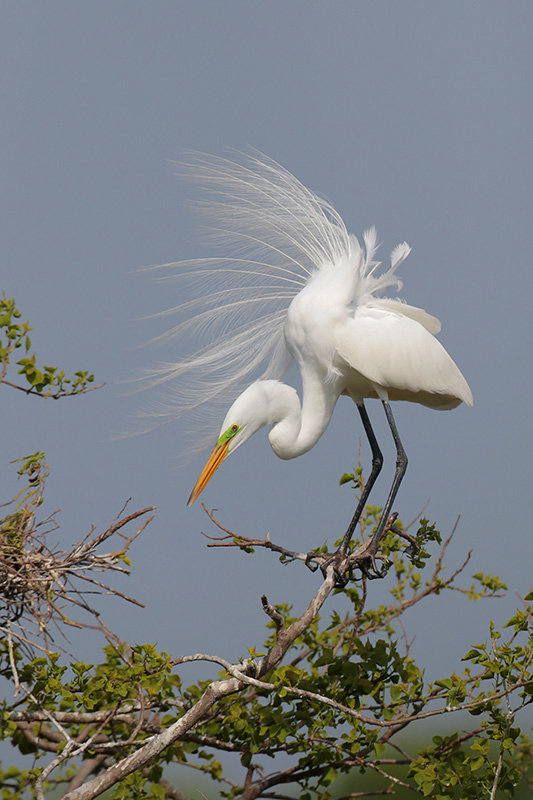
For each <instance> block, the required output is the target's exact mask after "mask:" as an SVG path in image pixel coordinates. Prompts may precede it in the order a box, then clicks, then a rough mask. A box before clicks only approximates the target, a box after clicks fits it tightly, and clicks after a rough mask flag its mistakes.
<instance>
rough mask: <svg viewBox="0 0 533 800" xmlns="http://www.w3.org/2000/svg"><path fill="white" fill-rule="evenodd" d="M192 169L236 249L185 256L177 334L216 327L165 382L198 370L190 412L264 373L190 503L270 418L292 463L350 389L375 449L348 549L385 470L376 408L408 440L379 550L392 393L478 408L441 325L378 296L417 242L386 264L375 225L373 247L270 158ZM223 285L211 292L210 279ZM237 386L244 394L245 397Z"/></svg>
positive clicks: (224, 431)
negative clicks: (189, 282)
mask: <svg viewBox="0 0 533 800" xmlns="http://www.w3.org/2000/svg"><path fill="white" fill-rule="evenodd" d="M193 161H194V164H192V165H190V166H191V167H192V169H193V172H192V174H193V177H194V178H196V179H198V180H199V181H200V183H201V184H202V185H203V187H204V189H206V190H207V199H206V200H204V201H203V203H202V204H201V205H202V207H203V210H204V211H206V212H207V213H208V214H209V215H210V216H211V218H212V219H214V227H213V228H212V230H214V232H215V237H216V238H217V240H222V244H225V245H228V244H229V245H230V246H231V247H232V249H231V250H229V251H228V252H227V254H225V255H224V257H223V258H220V259H201V260H198V261H189V262H184V263H182V264H180V265H178V266H179V267H180V269H181V271H182V274H187V275H188V276H189V277H191V276H192V277H193V278H197V279H198V281H199V287H200V289H199V293H198V298H197V299H196V300H193V301H189V302H188V303H185V304H182V305H181V306H178V307H177V309H174V310H176V311H178V312H180V313H181V314H188V315H189V317H188V319H186V320H185V321H182V322H181V323H180V324H179V325H178V326H177V327H176V328H175V329H174V330H173V331H172V332H171V335H180V336H181V335H182V334H183V333H185V332H186V333H188V332H189V331H190V329H191V328H196V329H197V330H200V331H201V332H202V334H203V335H204V336H205V333H206V331H207V332H208V333H209V334H210V336H211V342H210V343H209V344H207V345H206V346H204V347H203V349H201V350H200V351H199V352H198V353H196V355H194V356H192V357H189V358H184V359H182V360H180V361H179V362H177V363H175V364H169V365H165V366H163V367H162V368H161V369H160V371H159V372H158V373H157V375H155V382H164V381H167V380H169V379H171V378H176V377H178V378H180V379H182V380H181V384H180V385H181V389H182V390H183V387H187V382H186V381H184V380H183V377H184V376H186V375H187V373H190V375H191V376H192V378H193V386H192V389H191V388H190V384H189V386H188V391H189V396H186V397H183V398H182V399H181V400H180V399H178V401H177V403H176V401H173V403H171V405H170V408H169V409H167V412H168V413H170V414H174V413H176V414H177V413H181V412H183V411H185V410H188V409H190V408H193V407H198V406H199V405H201V404H202V403H204V402H206V401H211V400H217V399H220V398H221V397H225V396H227V395H228V394H229V393H231V392H235V394H236V393H237V387H239V386H240V387H242V386H243V384H246V383H247V382H249V381H250V380H251V379H253V378H257V377H258V376H257V372H258V369H260V368H261V367H262V368H263V372H262V374H261V375H260V376H259V379H258V380H255V381H254V382H253V383H251V385H248V386H247V388H246V389H245V390H244V391H243V392H242V393H241V394H240V395H239V396H238V397H237V399H236V400H235V402H234V403H233V405H232V406H231V407H230V409H229V411H228V412H227V414H226V416H225V419H224V421H223V423H222V427H221V429H220V433H219V436H218V438H217V442H216V445H215V447H214V449H213V452H212V453H211V456H210V458H209V460H208V461H207V464H206V466H205V467H204V469H203V471H202V473H201V475H200V477H199V479H198V481H197V483H196V485H195V487H194V489H193V490H192V492H191V495H190V497H189V501H188V503H193V502H194V501H195V500H196V498H197V497H198V495H199V494H200V492H201V491H202V490H203V489H204V488H205V486H206V484H207V482H208V481H209V480H210V479H211V478H212V476H213V474H214V473H215V471H216V470H217V469H218V467H219V466H220V464H221V463H222V462H223V461H224V459H226V458H227V456H229V455H230V454H231V453H234V452H235V450H237V448H238V447H240V446H241V445H242V444H244V442H246V440H247V439H249V438H250V436H252V434H254V433H256V431H258V430H259V429H260V428H262V427H264V426H266V425H270V426H271V428H270V431H269V434H268V438H269V441H270V444H271V447H272V449H273V450H274V453H275V454H276V455H277V456H279V458H282V459H291V458H295V457H297V456H300V455H302V454H303V453H306V452H307V451H308V450H310V449H311V448H312V447H313V446H314V445H315V444H316V442H317V441H318V440H319V439H320V437H321V436H322V434H323V433H324V431H325V430H326V428H327V426H328V423H329V421H330V419H331V415H332V413H333V410H334V408H335V404H336V403H337V400H338V399H339V397H340V395H346V396H348V397H350V398H351V399H352V400H353V401H354V402H355V404H356V405H357V409H358V411H359V414H360V416H361V420H362V423H363V427H364V430H365V432H366V435H367V437H368V440H369V443H370V447H371V451H372V469H371V472H370V475H369V478H368V481H367V483H366V485H365V488H364V491H363V492H362V496H361V498H360V501H359V503H358V506H357V509H356V511H355V514H354V517H353V519H352V521H351V523H350V525H349V527H348V530H347V532H346V534H345V536H344V540H343V542H342V545H341V547H340V552H341V553H345V552H346V551H347V547H348V544H349V541H350V539H351V537H352V534H353V532H354V529H355V526H356V524H357V521H358V519H359V516H360V514H361V511H362V509H363V507H364V505H365V503H366V501H367V499H368V495H369V493H370V491H371V489H372V486H373V484H374V482H375V480H376V478H377V476H378V473H379V471H380V469H381V466H382V461H383V458H382V454H381V451H380V449H379V446H378V443H377V440H376V437H375V435H374V432H373V430H372V427H371V424H370V420H369V417H368V414H367V411H366V408H365V405H364V401H365V399H367V398H377V399H379V400H380V401H381V403H382V404H383V407H384V410H385V414H386V417H387V421H388V424H389V426H390V429H391V432H392V436H393V439H394V442H395V446H396V450H397V462H396V472H395V475H394V480H393V483H392V487H391V489H390V493H389V495H388V498H387V501H386V503H385V505H384V507H383V513H382V517H381V520H380V523H379V525H378V527H377V530H376V532H375V534H374V536H373V538H372V540H371V543H370V547H369V550H368V554H369V556H370V557H372V558H373V556H374V555H375V554H376V551H377V548H378V545H379V542H380V539H381V537H382V535H383V532H384V528H385V526H386V523H387V519H388V517H389V514H390V511H391V508H392V504H393V502H394V499H395V497H396V493H397V491H398V487H399V485H400V482H401V480H402V477H403V475H404V473H405V469H406V466H407V457H406V455H405V451H404V449H403V447H402V444H401V441H400V437H399V435H398V431H397V429H396V425H395V422H394V418H393V415H392V411H391V408H390V404H389V402H390V401H396V400H407V401H410V402H414V403H420V404H422V405H425V406H428V407H429V408H434V409H451V408H455V407H456V406H458V405H459V404H460V403H461V402H464V403H466V404H467V405H472V393H471V391H470V389H469V387H468V384H467V382H466V380H465V379H464V377H463V375H462V374H461V372H460V371H459V368H458V367H457V366H456V364H455V363H454V362H453V360H452V359H451V358H450V356H449V355H448V353H447V352H446V350H445V349H444V348H443V346H442V345H441V344H440V343H439V342H438V340H437V339H436V338H435V334H437V333H438V332H439V330H440V323H439V321H438V320H437V319H436V318H435V317H433V316H430V315H429V314H427V313H426V312H425V311H423V310H422V309H420V308H415V307H413V306H410V305H407V304H406V303H404V302H402V301H400V300H398V299H388V298H383V297H381V296H380V295H381V294H382V292H383V291H384V290H386V289H389V288H390V287H396V288H397V289H400V288H401V286H402V284H401V282H400V280H399V278H398V277H397V276H396V270H397V268H398V267H399V265H400V264H401V263H402V262H403V261H404V260H405V258H406V257H407V256H408V255H409V253H410V250H411V248H410V247H409V245H408V244H407V243H405V242H403V243H401V244H399V245H397V246H396V247H395V248H394V249H393V251H392V253H391V264H390V267H389V268H388V269H387V270H386V271H383V272H382V273H381V274H379V273H378V270H379V267H380V265H381V263H380V262H378V261H376V260H375V254H376V250H377V246H378V244H377V237H376V231H375V229H374V228H372V229H370V230H368V231H366V232H365V233H364V234H363V241H364V247H362V246H361V245H360V243H359V241H358V240H357V238H356V237H355V236H353V235H350V234H349V233H348V231H347V229H346V227H345V225H344V222H343V220H342V219H341V217H340V216H339V214H338V213H337V212H336V211H335V210H334V208H333V207H332V206H331V205H330V203H329V202H327V201H326V200H324V199H323V198H321V197H319V196H318V195H316V194H315V193H314V192H312V191H310V190H309V189H307V188H305V186H303V185H302V184H301V183H300V182H299V181H298V180H297V179H296V178H295V177H294V176H293V175H291V174H290V173H289V172H287V171H286V170H285V169H284V168H283V167H281V166H280V165H279V164H277V163H275V162H274V161H272V160H270V159H268V158H266V157H265V156H262V155H260V154H253V155H251V156H248V157H246V158H245V160H244V162H243V163H238V162H236V161H232V160H227V159H224V158H218V157H211V156H195V158H194V159H193ZM203 282H206V285H209V284H210V285H211V288H210V289H206V288H204V284H203ZM291 360H294V361H295V362H296V364H297V366H298V368H299V370H300V374H301V379H302V400H301V403H300V399H299V397H298V394H297V392H296V390H295V389H294V388H292V387H291V386H288V385H287V384H284V383H281V382H280V380H279V379H280V378H281V377H282V375H283V373H284V372H285V370H286V369H287V366H288V364H289V363H290V361H291ZM235 394H234V396H235Z"/></svg>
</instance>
